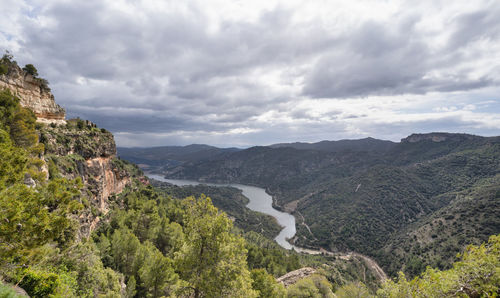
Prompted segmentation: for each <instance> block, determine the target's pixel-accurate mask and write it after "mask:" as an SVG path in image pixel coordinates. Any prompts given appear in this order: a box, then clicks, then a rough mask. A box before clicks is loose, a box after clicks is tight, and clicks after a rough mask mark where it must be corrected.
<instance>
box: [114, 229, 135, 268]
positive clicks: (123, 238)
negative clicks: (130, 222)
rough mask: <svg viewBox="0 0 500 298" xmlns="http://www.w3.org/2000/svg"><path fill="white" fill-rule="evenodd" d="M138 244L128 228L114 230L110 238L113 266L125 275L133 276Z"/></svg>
mask: <svg viewBox="0 0 500 298" xmlns="http://www.w3.org/2000/svg"><path fill="white" fill-rule="evenodd" d="M140 246H141V243H140V242H139V239H137V237H135V235H134V234H133V233H132V232H130V231H129V230H128V229H126V228H121V229H119V230H116V231H115V232H114V234H113V237H112V240H111V247H112V252H113V260H114V264H115V266H114V268H115V269H117V270H118V271H120V272H122V273H123V274H125V275H127V276H133V275H134V274H135V272H136V267H135V266H136V259H137V257H138V252H139V248H140Z"/></svg>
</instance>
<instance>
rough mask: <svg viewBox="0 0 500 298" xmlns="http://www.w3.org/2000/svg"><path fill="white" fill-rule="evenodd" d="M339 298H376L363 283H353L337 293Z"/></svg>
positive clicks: (344, 286)
mask: <svg viewBox="0 0 500 298" xmlns="http://www.w3.org/2000/svg"><path fill="white" fill-rule="evenodd" d="M335 296H336V297H338V298H370V297H374V296H373V295H372V294H371V293H370V290H369V289H368V288H367V287H366V286H365V285H364V284H363V283H361V282H352V283H348V284H346V285H343V286H342V287H340V288H339V289H338V290H337V291H335Z"/></svg>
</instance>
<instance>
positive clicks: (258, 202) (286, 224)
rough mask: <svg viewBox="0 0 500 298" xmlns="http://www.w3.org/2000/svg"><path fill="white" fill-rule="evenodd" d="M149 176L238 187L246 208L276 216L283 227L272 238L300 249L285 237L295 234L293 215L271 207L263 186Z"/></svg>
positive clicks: (176, 181) (179, 183) (171, 181)
mask: <svg viewBox="0 0 500 298" xmlns="http://www.w3.org/2000/svg"><path fill="white" fill-rule="evenodd" d="M147 176H148V177H149V178H152V179H155V180H158V181H163V182H168V183H171V184H175V185H178V186H183V185H198V184H206V185H210V186H231V187H234V188H238V189H241V190H242V193H243V195H244V196H245V197H247V198H248V199H249V201H250V202H249V203H248V204H247V207H248V209H250V210H253V211H258V212H261V213H264V214H268V215H271V216H272V217H274V218H276V220H277V221H278V223H279V224H280V226H282V227H283V229H282V230H281V232H280V233H279V235H278V236H276V238H274V240H275V241H276V242H277V243H278V244H279V245H281V246H282V247H284V248H286V249H292V248H294V249H295V250H301V249H300V248H298V247H295V246H293V245H291V244H290V243H288V241H286V239H289V238H292V237H293V236H295V232H296V231H295V217H293V216H292V215H291V214H289V213H285V212H281V211H278V210H276V209H274V208H273V205H272V202H273V198H272V197H271V196H270V195H268V194H267V193H266V191H265V190H264V189H263V188H260V187H255V186H249V185H243V184H235V183H228V184H218V183H204V182H203V183H202V182H198V181H192V180H176V179H165V178H163V176H160V175H154V174H147Z"/></svg>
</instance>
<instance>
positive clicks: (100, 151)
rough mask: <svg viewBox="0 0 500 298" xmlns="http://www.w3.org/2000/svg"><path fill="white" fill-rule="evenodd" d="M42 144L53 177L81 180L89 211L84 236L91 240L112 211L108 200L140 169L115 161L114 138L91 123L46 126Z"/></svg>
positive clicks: (82, 218)
mask: <svg viewBox="0 0 500 298" xmlns="http://www.w3.org/2000/svg"><path fill="white" fill-rule="evenodd" d="M40 142H42V143H43V144H44V146H45V155H44V159H45V160H46V162H47V164H48V174H49V175H50V176H54V175H57V174H59V175H62V176H64V177H66V178H70V179H74V178H77V177H80V178H81V179H82V182H83V185H84V187H83V190H82V194H83V200H82V202H83V203H84V205H86V207H89V208H86V209H87V211H88V212H84V213H85V214H83V215H82V216H81V218H80V223H81V227H82V229H81V234H82V235H83V236H88V235H89V234H90V233H91V232H92V230H94V228H95V227H96V225H97V223H98V222H99V221H100V219H101V217H102V216H103V215H105V214H106V213H107V212H108V211H109V200H110V199H111V198H112V197H113V196H114V195H115V194H119V193H121V192H122V191H123V189H124V188H125V187H126V186H127V185H129V184H130V183H131V181H132V176H134V175H136V174H137V175H139V174H138V171H137V169H136V168H135V167H134V166H132V165H130V164H127V163H125V162H123V161H122V160H120V159H118V158H117V157H116V145H115V142H114V139H113V135H112V134H111V133H110V132H108V131H106V130H104V129H99V128H97V127H96V126H95V124H93V123H91V122H90V121H83V120H80V119H73V120H68V122H67V124H65V125H59V126H58V125H47V126H45V127H43V128H42V129H41V130H40Z"/></svg>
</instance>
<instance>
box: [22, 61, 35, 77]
mask: <svg viewBox="0 0 500 298" xmlns="http://www.w3.org/2000/svg"><path fill="white" fill-rule="evenodd" d="M23 70H24V71H25V72H27V73H29V74H30V75H32V76H33V77H35V78H36V77H37V76H38V70H37V69H36V68H35V66H33V64H26V65H25V66H24V67H23Z"/></svg>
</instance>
